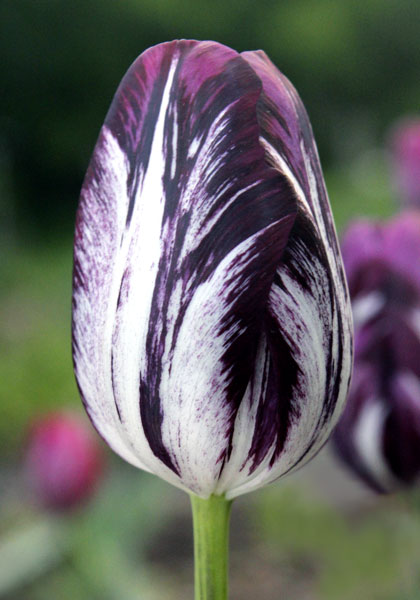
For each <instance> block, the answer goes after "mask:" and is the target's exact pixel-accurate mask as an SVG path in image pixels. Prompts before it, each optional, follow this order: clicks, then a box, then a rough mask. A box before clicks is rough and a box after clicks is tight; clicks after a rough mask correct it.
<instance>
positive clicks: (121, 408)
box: [73, 40, 352, 498]
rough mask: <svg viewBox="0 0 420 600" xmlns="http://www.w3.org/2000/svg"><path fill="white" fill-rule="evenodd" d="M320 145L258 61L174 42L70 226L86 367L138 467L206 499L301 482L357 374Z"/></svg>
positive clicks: (130, 99)
mask: <svg viewBox="0 0 420 600" xmlns="http://www.w3.org/2000/svg"><path fill="white" fill-rule="evenodd" d="M351 336H352V325H351V311H350V307H349V301H348V297H347V289H346V283H345V277H344V274H343V269H342V264H341V258H340V252H339V248H338V244H337V239H336V235H335V230H334V225H333V221H332V217H331V212H330V207H329V204H328V199H327V194H326V190H325V186H324V181H323V177H322V173H321V167H320V164H319V159H318V154H317V150H316V146H315V142H314V139H313V135H312V130H311V126H310V123H309V120H308V117H307V114H306V112H305V109H304V107H303V105H302V102H301V100H300V98H299V96H298V95H297V93H296V91H295V89H294V88H293V86H292V85H291V83H290V82H289V81H288V80H287V79H286V78H285V77H284V76H283V75H282V74H281V73H280V72H279V71H278V70H277V69H276V67H275V66H274V65H273V64H272V63H271V62H270V60H269V59H268V58H267V56H266V55H265V54H264V53H263V52H261V51H258V52H245V53H242V54H238V53H237V52H235V51H234V50H231V49H230V48H227V47H226V46H222V45H221V44H217V43H215V42H197V41H187V40H183V41H174V42H170V43H165V44H159V45H157V46H155V47H153V48H150V49H149V50H147V51H146V52H144V53H143V54H142V55H141V56H140V57H139V58H138V59H137V60H136V61H135V62H134V64H133V65H132V66H131V68H130V69H129V71H128V72H127V74H126V75H125V77H124V79H123V80H122V82H121V84H120V86H119V88H118V90H117V93H116V95H115V97H114V100H113V102H112V104H111V108H110V110H109V112H108V115H107V117H106V119H105V123H104V125H103V127H102V129H101V132H100V135H99V139H98V142H97V144H96V147H95V150H94V153H93V157H92V159H91V162H90V166H89V169H88V172H87V174H86V178H85V181H84V184H83V188H82V193H81V199H80V204H79V209H78V213H77V221H76V233H75V247H74V279H73V358H74V366H75V373H76V378H77V382H78V385H79V389H80V392H81V395H82V397H83V401H84V404H85V407H86V410H87V412H88V413H89V416H90V418H91V420H92V422H93V423H94V425H95V427H96V428H97V430H98V431H99V433H100V434H101V435H102V437H103V438H104V439H105V440H106V441H107V442H108V444H109V445H110V446H111V447H112V448H113V449H114V450H115V451H116V452H117V453H118V454H120V455H121V456H122V457H123V458H125V459H126V460H127V461H128V462H130V463H132V464H133V465H136V466H137V467H139V468H142V469H145V470H146V471H151V472H153V473H155V474H157V475H159V476H160V477H162V478H163V479H165V480H167V481H169V482H171V483H173V484H174V485H177V486H179V487H181V488H183V489H184V490H187V491H190V492H193V493H194V494H196V495H198V496H201V497H203V498H206V497H208V496H209V495H211V494H216V495H222V494H226V497H227V498H233V497H235V496H238V495H239V494H242V493H244V492H248V491H250V490H252V489H256V488H258V487H260V486H262V485H264V484H266V483H268V482H270V481H273V480H275V479H277V478H278V477H280V476H281V475H283V474H285V473H287V472H290V471H291V470H293V469H295V468H296V467H298V466H300V465H302V464H303V463H304V462H305V461H307V460H308V459H309V458H310V457H311V456H313V455H314V454H315V453H316V452H317V450H318V449H319V448H320V447H321V446H322V444H323V443H324V442H325V440H326V439H327V437H328V436H329V434H330V432H331V430H332V427H333V426H334V424H335V422H336V420H337V418H338V416H339V414H340V412H341V408H342V406H343V403H344V400H345V398H346V394H347V388H348V383H349V377H350V370H351Z"/></svg>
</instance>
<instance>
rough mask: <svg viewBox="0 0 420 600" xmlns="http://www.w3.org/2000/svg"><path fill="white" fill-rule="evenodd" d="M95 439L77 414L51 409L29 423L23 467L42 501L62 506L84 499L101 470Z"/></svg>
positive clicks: (77, 502) (54, 506)
mask: <svg viewBox="0 0 420 600" xmlns="http://www.w3.org/2000/svg"><path fill="white" fill-rule="evenodd" d="M102 467H103V457H102V453H101V451H100V448H99V447H98V443H97V440H96V439H95V438H94V437H93V436H92V434H91V431H90V430H89V428H88V427H87V426H86V424H85V423H84V422H83V421H82V420H81V419H80V417H78V416H77V415H73V414H69V413H53V414H49V415H47V416H46V417H43V418H42V419H39V420H38V421H37V422H35V423H34V424H33V426H32V427H31V430H30V435H29V440H28V446H27V449H26V468H27V473H28V478H29V481H30V483H31V486H32V488H33V489H34V492H35V494H36V496H37V498H38V499H39V500H40V501H41V503H42V504H44V505H46V506H47V507H49V508H54V509H59V510H64V509H69V508H73V507H74V506H77V505H79V504H80V503H81V502H83V501H85V500H87V499H88V498H89V497H90V496H91V495H92V493H93V491H94V489H95V487H96V484H97V483H98V479H99V478H100V476H101V474H102Z"/></svg>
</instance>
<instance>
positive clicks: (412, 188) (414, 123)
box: [390, 118, 420, 208]
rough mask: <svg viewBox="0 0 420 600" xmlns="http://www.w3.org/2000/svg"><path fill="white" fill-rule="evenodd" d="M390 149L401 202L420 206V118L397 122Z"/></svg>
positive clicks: (406, 204) (416, 206) (415, 206)
mask: <svg viewBox="0 0 420 600" xmlns="http://www.w3.org/2000/svg"><path fill="white" fill-rule="evenodd" d="M390 150H391V160H392V170H393V176H394V182H395V188H396V191H397V194H398V196H399V199H400V201H401V204H403V205H405V206H407V207H410V206H411V207H414V208H420V118H413V119H407V120H404V121H401V122H400V123H398V124H397V126H396V127H395V128H394V130H393V132H392V135H391V142H390Z"/></svg>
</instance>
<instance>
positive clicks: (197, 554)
mask: <svg viewBox="0 0 420 600" xmlns="http://www.w3.org/2000/svg"><path fill="white" fill-rule="evenodd" d="M190 497H191V505H192V513H193V527H194V565H195V567H194V577H195V600H227V589H228V585H227V584H228V573H227V571H228V552H229V550H228V538H229V516H230V507H231V504H232V501H230V500H226V498H225V497H224V496H210V498H207V499H206V500H203V498H199V497H198V496H195V495H193V494H191V496H190Z"/></svg>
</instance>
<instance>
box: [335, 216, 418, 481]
mask: <svg viewBox="0 0 420 600" xmlns="http://www.w3.org/2000/svg"><path fill="white" fill-rule="evenodd" d="M342 250H343V258H344V264H345V266H346V271H347V275H348V281H349V288H350V293H351V297H352V302H353V312H354V323H355V364H354V377H353V383H352V386H351V389H350V394H349V400H348V403H347V406H346V409H345V411H344V414H343V416H342V418H341V420H340V422H339V424H338V426H337V428H336V430H335V434H334V438H333V439H334V442H335V447H336V449H337V450H338V453H339V454H340V455H341V457H342V458H343V459H344V461H345V462H346V463H347V464H348V465H349V466H350V467H351V468H353V470H354V471H355V472H356V473H357V474H359V475H360V476H361V477H362V479H364V481H365V482H367V483H368V484H369V485H370V486H371V487H372V488H374V489H375V490H377V491H381V492H385V491H391V490H392V489H396V488H398V487H400V486H402V485H405V484H410V483H413V482H414V481H415V480H416V479H417V478H418V476H419V474H420V361H419V356H420V328H419V323H420V213H416V212H411V213H404V214H401V215H399V216H398V217H396V218H394V219H392V220H391V221H389V222H388V223H373V222H369V221H361V222H358V223H355V224H353V225H352V226H351V227H349V229H348V231H347V233H346V235H345V236H344V239H343V243H342Z"/></svg>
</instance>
